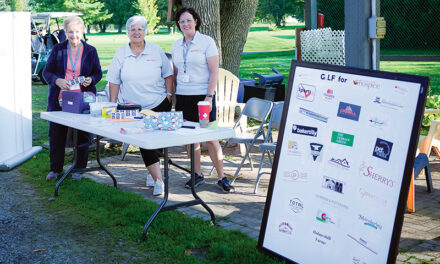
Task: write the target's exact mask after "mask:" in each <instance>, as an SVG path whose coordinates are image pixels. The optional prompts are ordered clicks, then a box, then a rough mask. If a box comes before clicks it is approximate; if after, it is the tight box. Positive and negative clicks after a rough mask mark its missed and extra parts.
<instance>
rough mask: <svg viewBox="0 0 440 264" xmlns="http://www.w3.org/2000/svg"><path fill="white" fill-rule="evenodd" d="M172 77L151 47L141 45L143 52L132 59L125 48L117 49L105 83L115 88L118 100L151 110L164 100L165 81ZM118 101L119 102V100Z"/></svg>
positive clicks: (156, 48) (158, 52)
mask: <svg viewBox="0 0 440 264" xmlns="http://www.w3.org/2000/svg"><path fill="white" fill-rule="evenodd" d="M170 75H173V70H172V68H171V65H170V61H169V60H168V58H167V56H166V55H165V53H164V52H163V50H162V49H161V48H160V47H159V46H158V45H156V44H154V43H149V42H145V48H144V50H143V51H142V53H141V54H139V56H135V55H134V54H133V52H132V51H131V49H130V46H129V44H127V45H125V46H123V47H120V48H119V49H118V50H117V51H116V53H115V56H114V57H113V60H112V62H111V64H110V67H109V69H108V73H107V77H106V80H107V81H108V82H111V83H113V84H119V85H121V86H120V92H119V100H121V101H122V102H124V103H132V104H138V105H141V106H142V108H146V109H152V108H154V107H156V106H158V105H159V104H160V103H161V102H162V101H163V100H164V99H165V97H166V96H167V95H166V88H165V78H166V77H168V76H170ZM121 97H122V98H121Z"/></svg>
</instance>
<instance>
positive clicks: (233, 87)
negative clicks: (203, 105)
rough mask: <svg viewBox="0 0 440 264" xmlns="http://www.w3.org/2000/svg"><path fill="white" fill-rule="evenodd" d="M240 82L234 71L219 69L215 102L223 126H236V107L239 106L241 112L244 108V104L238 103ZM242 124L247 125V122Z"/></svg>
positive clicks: (219, 120) (218, 117) (219, 122)
mask: <svg viewBox="0 0 440 264" xmlns="http://www.w3.org/2000/svg"><path fill="white" fill-rule="evenodd" d="M239 84H240V79H238V78H237V76H235V75H234V74H233V73H231V72H230V71H227V70H225V69H222V68H220V69H219V70H218V79H217V87H216V95H215V102H216V105H217V121H218V125H219V126H221V127H227V128H231V127H234V125H235V111H236V108H237V107H239V108H240V112H241V111H242V110H243V107H244V104H243V103H237V95H238V86H239ZM246 121H247V120H246ZM242 126H246V124H244V123H243V124H242Z"/></svg>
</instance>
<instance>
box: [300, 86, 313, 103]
mask: <svg viewBox="0 0 440 264" xmlns="http://www.w3.org/2000/svg"><path fill="white" fill-rule="evenodd" d="M315 91H316V87H315V86H313V85H309V84H304V83H300V84H299V85H298V90H297V91H296V98H298V99H300V100H304V101H309V102H312V101H313V100H314V99H315Z"/></svg>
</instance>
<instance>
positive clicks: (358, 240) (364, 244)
mask: <svg viewBox="0 0 440 264" xmlns="http://www.w3.org/2000/svg"><path fill="white" fill-rule="evenodd" d="M347 236H348V237H349V238H351V239H353V240H354V241H356V242H357V243H358V244H359V245H361V246H363V247H364V248H366V249H368V250H369V251H371V252H372V253H374V254H376V255H377V252H376V251H375V250H373V249H371V248H370V245H369V244H368V242H367V240H365V239H363V238H362V237H359V238H355V237H354V236H352V235H350V234H347Z"/></svg>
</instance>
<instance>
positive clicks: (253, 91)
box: [243, 84, 277, 103]
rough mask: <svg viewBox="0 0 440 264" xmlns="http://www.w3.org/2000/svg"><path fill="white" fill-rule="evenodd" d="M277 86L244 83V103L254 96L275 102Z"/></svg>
mask: <svg viewBox="0 0 440 264" xmlns="http://www.w3.org/2000/svg"><path fill="white" fill-rule="evenodd" d="M276 92H277V88H273V87H266V86H258V84H257V85H244V97H243V103H246V102H247V101H248V100H249V99H251V98H252V97H257V98H260V99H265V100H268V101H272V102H274V100H275V95H276Z"/></svg>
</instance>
